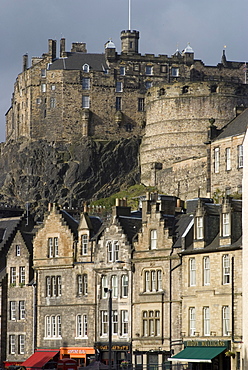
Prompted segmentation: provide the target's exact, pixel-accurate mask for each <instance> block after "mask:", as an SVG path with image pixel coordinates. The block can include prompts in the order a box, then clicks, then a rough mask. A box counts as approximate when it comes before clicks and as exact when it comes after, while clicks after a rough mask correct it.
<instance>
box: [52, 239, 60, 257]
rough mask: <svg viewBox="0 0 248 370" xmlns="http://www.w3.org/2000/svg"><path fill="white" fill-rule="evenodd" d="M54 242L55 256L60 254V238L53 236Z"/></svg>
mask: <svg viewBox="0 0 248 370" xmlns="http://www.w3.org/2000/svg"><path fill="white" fill-rule="evenodd" d="M53 243H54V257H58V256H59V238H58V237H57V236H55V237H54V238H53Z"/></svg>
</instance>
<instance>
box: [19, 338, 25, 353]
mask: <svg viewBox="0 0 248 370" xmlns="http://www.w3.org/2000/svg"><path fill="white" fill-rule="evenodd" d="M18 346H19V348H18V353H19V354H20V355H24V353H25V335H24V334H19V335H18Z"/></svg>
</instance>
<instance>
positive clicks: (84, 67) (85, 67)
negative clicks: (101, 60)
mask: <svg viewBox="0 0 248 370" xmlns="http://www.w3.org/2000/svg"><path fill="white" fill-rule="evenodd" d="M82 69H83V71H84V72H85V73H89V71H90V66H89V65H88V64H84V65H83V67H82Z"/></svg>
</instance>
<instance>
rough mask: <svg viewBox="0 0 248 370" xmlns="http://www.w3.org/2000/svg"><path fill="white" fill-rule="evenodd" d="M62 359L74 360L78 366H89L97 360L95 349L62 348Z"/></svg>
mask: <svg viewBox="0 0 248 370" xmlns="http://www.w3.org/2000/svg"><path fill="white" fill-rule="evenodd" d="M60 358H61V359H62V358H72V359H74V360H76V361H77V364H78V366H87V365H89V363H90V362H91V361H93V360H94V359H95V349H94V348H93V347H60Z"/></svg>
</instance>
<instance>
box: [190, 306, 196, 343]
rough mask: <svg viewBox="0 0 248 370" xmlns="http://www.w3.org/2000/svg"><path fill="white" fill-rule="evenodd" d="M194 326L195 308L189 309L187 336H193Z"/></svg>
mask: <svg viewBox="0 0 248 370" xmlns="http://www.w3.org/2000/svg"><path fill="white" fill-rule="evenodd" d="M195 331H196V325H195V307H190V308H189V335H190V336H191V337H193V336H195Z"/></svg>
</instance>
